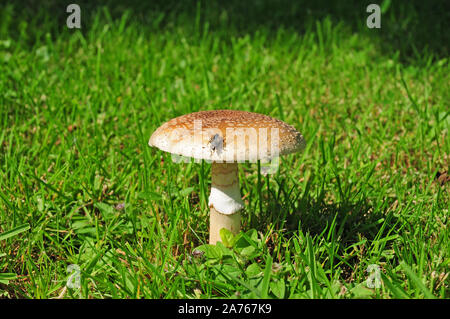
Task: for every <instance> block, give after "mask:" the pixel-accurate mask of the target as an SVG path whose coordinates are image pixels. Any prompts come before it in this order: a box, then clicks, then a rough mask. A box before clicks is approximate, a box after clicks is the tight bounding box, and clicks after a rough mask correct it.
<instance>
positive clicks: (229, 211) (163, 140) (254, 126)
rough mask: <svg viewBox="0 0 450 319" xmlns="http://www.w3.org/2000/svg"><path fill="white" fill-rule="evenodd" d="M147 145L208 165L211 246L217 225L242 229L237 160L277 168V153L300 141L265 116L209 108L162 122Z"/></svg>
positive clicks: (283, 125)
mask: <svg viewBox="0 0 450 319" xmlns="http://www.w3.org/2000/svg"><path fill="white" fill-rule="evenodd" d="M149 145H150V146H153V147H157V148H159V149H161V150H163V151H166V152H169V153H172V154H173V155H177V156H180V155H181V156H184V157H185V158H194V159H196V161H199V160H206V161H207V162H211V163H212V166H211V175H212V176H211V193H210V196H209V207H210V237H209V243H210V244H216V242H217V241H220V230H221V229H222V228H226V229H228V230H229V231H231V232H232V233H233V234H237V233H238V232H239V231H240V228H241V214H240V211H241V210H242V208H243V207H244V203H243V201H242V199H241V194H240V189H239V176H238V163H241V162H245V161H248V162H251V163H256V162H257V161H258V160H259V161H261V162H262V163H270V165H271V167H272V169H273V168H275V169H277V166H276V165H278V163H279V162H278V158H279V156H281V155H285V154H290V153H294V152H297V151H300V150H302V149H303V148H304V145H305V142H304V139H303V136H302V135H301V134H300V133H299V132H298V131H297V130H296V129H295V128H294V127H292V126H290V125H288V124H286V123H285V122H282V121H280V120H277V119H274V118H272V117H270V116H267V115H263V114H258V113H252V112H245V111H234V110H214V111H201V112H195V113H190V114H186V115H182V116H179V117H176V118H174V119H172V120H170V121H168V122H166V123H164V124H163V125H162V126H160V127H159V128H158V129H157V130H156V131H155V132H154V133H153V134H152V136H151V137H150V141H149ZM178 158H179V157H178Z"/></svg>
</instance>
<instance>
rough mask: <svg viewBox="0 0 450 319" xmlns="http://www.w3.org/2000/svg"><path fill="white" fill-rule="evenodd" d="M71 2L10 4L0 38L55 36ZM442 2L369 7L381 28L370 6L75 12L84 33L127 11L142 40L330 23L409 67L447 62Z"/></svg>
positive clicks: (154, 6) (188, 4) (243, 5)
mask: <svg viewBox="0 0 450 319" xmlns="http://www.w3.org/2000/svg"><path fill="white" fill-rule="evenodd" d="M72 2H73V1H58V0H49V1H35V0H19V1H15V2H14V5H13V4H8V5H0V9H1V10H0V12H2V11H3V13H2V16H1V18H2V19H1V20H2V21H1V22H0V36H1V37H5V36H6V35H8V36H9V35H11V36H12V37H13V38H24V37H26V38H27V39H28V40H29V41H30V42H31V44H33V43H34V42H36V41H42V40H45V39H44V38H43V37H44V36H45V34H46V33H47V32H49V33H51V34H53V35H54V36H59V35H60V34H61V33H63V32H68V30H67V27H66V19H67V17H68V13H66V7H67V5H68V4H70V3H72ZM447 2H448V1H445V0H431V1H421V0H411V1H390V0H380V1H376V2H375V3H378V4H379V5H380V6H381V7H382V9H383V13H382V17H381V28H380V29H369V28H367V26H366V20H367V17H368V16H369V14H370V13H367V12H366V8H367V5H368V4H370V3H374V1H371V0H365V1H360V0H345V1H344V0H341V1H328V0H303V1H292V0H280V1H274V0H250V1H239V0H230V1H204V0H187V1H177V0H153V1H140V0H129V1H126V2H124V1H118V0H106V1H101V2H94V1H86V0H79V1H76V3H77V4H79V5H80V7H81V10H82V12H81V13H82V29H81V32H83V33H87V32H88V31H89V30H90V29H92V28H94V27H96V26H98V23H100V24H102V23H110V22H112V21H114V20H120V19H121V17H122V15H123V14H124V12H126V11H129V13H130V15H129V19H128V22H129V21H130V20H132V21H133V22H137V23H139V24H140V25H141V26H142V28H144V29H146V30H147V31H148V34H151V33H152V32H157V31H158V30H162V29H165V28H172V29H173V28H177V27H180V26H181V27H183V28H184V29H185V30H186V31H188V32H189V31H192V34H203V33H212V34H213V36H216V35H217V36H222V37H225V38H227V37H230V36H243V35H245V34H254V33H255V32H259V31H261V30H264V31H265V32H266V33H267V35H268V36H269V37H270V36H276V33H277V30H278V29H280V28H284V29H289V30H292V31H294V32H297V33H299V34H304V33H305V32H307V31H308V30H309V31H313V32H317V28H318V25H317V23H319V22H320V21H323V19H325V18H330V20H331V23H332V25H337V24H339V23H340V24H343V25H344V26H345V27H346V28H348V29H349V30H350V34H351V33H363V34H365V35H367V36H368V37H370V38H371V39H372V40H373V41H376V42H377V43H378V45H379V47H380V49H381V51H382V52H383V53H384V54H387V55H392V56H395V55H397V54H398V55H399V57H400V59H401V60H403V61H408V62H410V63H412V62H414V61H416V60H417V59H418V60H420V56H421V55H422V54H425V53H426V54H430V55H431V56H433V57H434V58H446V57H448V53H449V52H448V45H449V43H450V34H449V32H448V30H449V29H450V25H449V21H450V10H448V9H449V7H448V3H447ZM99 12H100V13H101V15H102V16H103V19H102V20H101V21H100V22H99V21H96V19H95V17H96V15H97V14H98V13H99ZM24 21H26V24H24V23H23V22H24ZM27 26H28V29H27ZM100 29H102V26H100ZM69 32H70V31H69ZM322 32H324V31H323V30H322ZM325 32H326V30H325ZM328 36H332V35H327V34H323V35H322V37H324V39H326V37H328ZM36 37H37V38H38V39H40V38H42V39H40V40H37V39H36Z"/></svg>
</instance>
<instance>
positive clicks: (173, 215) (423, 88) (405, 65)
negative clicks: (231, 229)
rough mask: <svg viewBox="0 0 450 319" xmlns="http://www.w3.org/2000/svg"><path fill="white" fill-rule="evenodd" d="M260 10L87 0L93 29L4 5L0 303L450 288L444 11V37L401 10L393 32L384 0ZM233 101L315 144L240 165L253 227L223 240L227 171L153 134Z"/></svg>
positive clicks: (449, 97)
mask: <svg viewBox="0 0 450 319" xmlns="http://www.w3.org/2000/svg"><path fill="white" fill-rule="evenodd" d="M259 3H260V2H258V3H257V4H256V7H255V8H256V9H255V10H256V12H257V13H258V14H255V15H254V16H252V17H251V18H249V19H248V20H246V19H245V14H246V11H245V10H241V9H239V8H237V9H236V8H235V9H233V7H232V6H231V5H230V6H228V7H220V6H218V5H214V4H211V5H210V6H207V5H205V3H200V2H199V4H198V5H197V3H196V2H192V3H189V5H186V6H184V7H183V6H182V5H175V6H174V7H171V8H170V10H169V9H168V8H165V10H162V9H161V8H160V7H159V6H161V5H160V4H158V5H159V6H158V5H156V4H152V5H149V8H140V7H136V8H134V9H133V7H130V8H123V9H124V10H123V11H122V8H121V7H120V6H118V5H113V4H111V5H110V6H108V7H106V6H105V7H97V6H92V5H91V6H88V5H87V4H86V7H83V5H82V23H83V28H82V29H81V30H69V29H67V28H65V17H66V16H67V14H66V13H65V6H61V5H57V4H53V7H52V8H51V9H52V10H56V9H58V8H59V10H60V11H57V12H56V11H51V10H50V8H47V7H42V8H38V9H21V8H19V6H13V5H1V6H0V9H1V10H0V16H1V17H0V298H1V297H6V298H56V297H60V298H110V297H113V298H230V297H231V298H266V297H267V298H430V297H437V298H449V297H450V293H449V277H448V276H449V262H450V254H449V252H450V247H449V230H448V226H447V225H448V214H449V212H448V207H449V193H450V192H449V182H445V181H443V179H442V178H441V179H440V180H438V179H437V178H436V176H437V175H439V174H445V173H448V170H449V160H450V157H449V154H450V152H449V151H450V139H449V135H448V134H449V127H450V116H449V101H450V94H449V92H450V91H449V83H450V81H449V74H450V72H449V71H450V68H449V63H448V57H447V56H448V50H447V49H448V48H447V47H446V46H445V43H447V44H448V43H449V42H445V41H442V39H445V38H444V37H446V35H445V34H448V29H444V28H442V29H439V28H440V27H442V24H439V23H438V22H439V21H442V19H440V20H438V19H436V20H435V21H431V20H430V21H428V23H429V24H432V25H433V28H434V29H433V31H436V32H434V33H432V34H427V35H425V34H424V33H419V32H420V27H417V28H416V29H414V28H413V27H414V26H420V24H419V23H418V22H417V21H416V22H414V21H415V17H417V16H420V15H421V14H422V13H423V10H416V11H414V9H411V8H413V7H409V6H404V7H402V6H401V5H399V4H398V3H397V4H396V5H397V6H395V5H394V4H392V5H391V7H389V8H387V9H386V10H387V11H386V12H385V13H384V14H383V19H384V20H382V21H383V22H382V29H380V30H368V29H367V28H365V27H364V23H365V19H366V16H367V14H366V13H365V10H364V6H361V8H360V9H354V10H353V11H348V10H346V8H345V6H343V7H342V8H341V9H339V8H340V7H339V5H335V4H334V5H333V8H331V9H330V11H331V12H333V10H334V13H335V15H333V14H327V13H326V10H325V9H326V8H325V9H324V10H325V12H322V11H320V10H319V9H318V8H313V9H312V14H311V10H310V11H308V10H309V9H308V10H307V8H306V5H305V7H303V6H300V7H298V8H297V9H296V10H297V11H289V10H290V9H289V8H288V9H286V10H287V11H286V12H297V13H298V14H301V15H302V17H303V18H304V19H299V20H297V19H295V17H294V16H289V14H288V13H286V12H284V11H282V10H283V9H279V11H277V10H278V9H277V10H275V9H273V8H272V7H271V6H270V4H265V3H263V2H261V3H262V4H259ZM385 3H388V2H386V1H385ZM264 5H267V7H264ZM180 6H181V7H180ZM55 8H56V9H55ZM83 8H88V9H84V10H83ZM144 9H145V10H144ZM338 9H339V10H338ZM308 12H310V13H308ZM343 12H344V13H345V14H346V15H345V16H340V15H339V14H341V13H343ZM259 13H261V16H260V15H259ZM263 14H264V15H263ZM283 14H284V15H283ZM442 14H443V15H444V13H442ZM286 15H287V16H286ZM308 15H309V16H308ZM285 17H286V19H284V18H285ZM408 17H409V20H408V19H407V18H408ZM411 17H412V18H411ZM399 18H401V19H403V18H404V19H406V20H399ZM443 18H445V17H443ZM271 19H272V20H271ZM358 19H361V20H358ZM269 21H279V22H280V21H281V22H285V23H280V24H279V25H273V24H271V23H269ZM421 22H422V23H423V22H424V21H421ZM434 22H435V23H434ZM290 23H291V24H290ZM396 23H398V24H396ZM414 23H416V24H414ZM421 27H423V28H424V30H425V31H426V30H429V29H427V28H426V26H423V25H422V26H421ZM411 28H412V29H411ZM411 30H416V31H417V34H415V33H413V34H412V35H410V32H411ZM437 31H440V32H441V33H440V32H437ZM403 32H405V34H408V37H406V38H407V41H412V39H415V40H417V42H415V43H412V42H402V40H401V39H404V37H402V34H403ZM415 35H417V37H415ZM427 37H428V39H429V41H428V42H427V41H426V39H427ZM422 40H423V41H422ZM425 42H427V45H425V44H424V43H425ZM435 44H440V45H439V48H438V45H435ZM439 50H440V51H439ZM223 108H230V109H240V110H247V111H253V112H259V113H264V114H268V115H271V116H273V117H276V118H280V119H282V120H284V121H286V122H287V123H289V124H291V125H293V126H295V127H296V128H297V129H298V130H299V131H300V132H302V134H303V135H304V137H305V139H306V141H307V147H306V149H305V151H304V152H303V153H302V154H295V155H290V156H287V157H284V158H282V161H281V166H280V170H279V171H278V172H277V173H276V174H274V175H268V176H266V177H264V176H261V175H259V174H258V165H256V164H243V165H240V179H241V192H242V194H243V197H244V201H245V204H246V209H245V211H244V212H243V232H242V233H241V234H240V235H238V236H236V237H232V236H227V237H226V240H225V244H224V245H222V244H219V245H217V246H208V245H205V244H206V243H207V240H208V225H209V220H208V207H207V198H208V193H209V187H210V165H209V164H207V163H202V164H196V163H187V164H175V163H173V162H172V160H171V157H170V154H166V153H163V152H161V151H158V150H156V149H151V148H149V147H148V146H147V142H148V139H149V137H150V135H151V133H152V132H153V131H154V130H155V129H156V128H157V127H158V126H159V125H161V124H162V123H163V122H164V121H166V120H169V119H171V118H173V117H176V116H178V115H182V114H186V113H189V112H193V111H197V110H212V109H223ZM440 181H442V183H441V182H440ZM258 185H261V188H259V187H258ZM71 264H76V265H78V266H79V267H80V272H81V289H70V288H68V289H66V288H65V285H66V281H67V280H68V278H69V275H70V273H68V272H67V267H68V266H69V265H71ZM369 265H378V267H379V269H380V270H381V280H382V283H381V287H380V288H369V287H368V286H367V282H366V281H367V279H368V278H369V277H370V276H371V273H369V272H367V268H368V267H369Z"/></svg>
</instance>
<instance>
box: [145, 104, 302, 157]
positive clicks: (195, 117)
mask: <svg viewBox="0 0 450 319" xmlns="http://www.w3.org/2000/svg"><path fill="white" fill-rule="evenodd" d="M149 145H150V146H155V147H158V148H159V149H161V150H163V151H166V152H169V153H172V154H177V155H182V156H186V157H193V158H196V159H204V160H209V161H217V162H228V163H230V162H244V161H250V162H256V161H257V160H261V161H270V160H271V159H273V158H275V157H278V156H280V155H285V154H289V153H294V152H298V151H300V150H302V149H303V148H304V145H305V144H304V139H303V136H302V135H301V134H300V133H299V132H298V131H297V130H296V129H295V128H294V127H292V126H290V125H288V124H286V123H284V122H283V121H280V120H277V119H274V118H272V117H270V116H267V115H264V114H258V113H252V112H245V111H234V110H215V111H201V112H195V113H190V114H187V115H182V116H179V117H177V118H174V119H172V120H170V121H168V122H166V123H165V124H163V125H162V126H161V127H159V128H158V129H157V130H156V131H155V132H154V133H153V135H152V136H151V138H150V141H149Z"/></svg>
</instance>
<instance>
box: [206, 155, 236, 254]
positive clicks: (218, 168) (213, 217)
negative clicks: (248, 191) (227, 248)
mask: <svg viewBox="0 0 450 319" xmlns="http://www.w3.org/2000/svg"><path fill="white" fill-rule="evenodd" d="M209 207H210V230H209V243H210V244H212V245H214V244H216V243H217V242H218V241H221V238H220V230H221V229H222V228H225V229H228V230H229V231H231V232H232V233H233V234H237V233H238V232H239V231H240V230H241V214H240V212H239V211H240V210H241V209H242V208H243V207H244V203H243V201H242V199H241V192H240V189H239V175H238V164H237V163H213V164H212V166H211V194H210V195H209Z"/></svg>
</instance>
